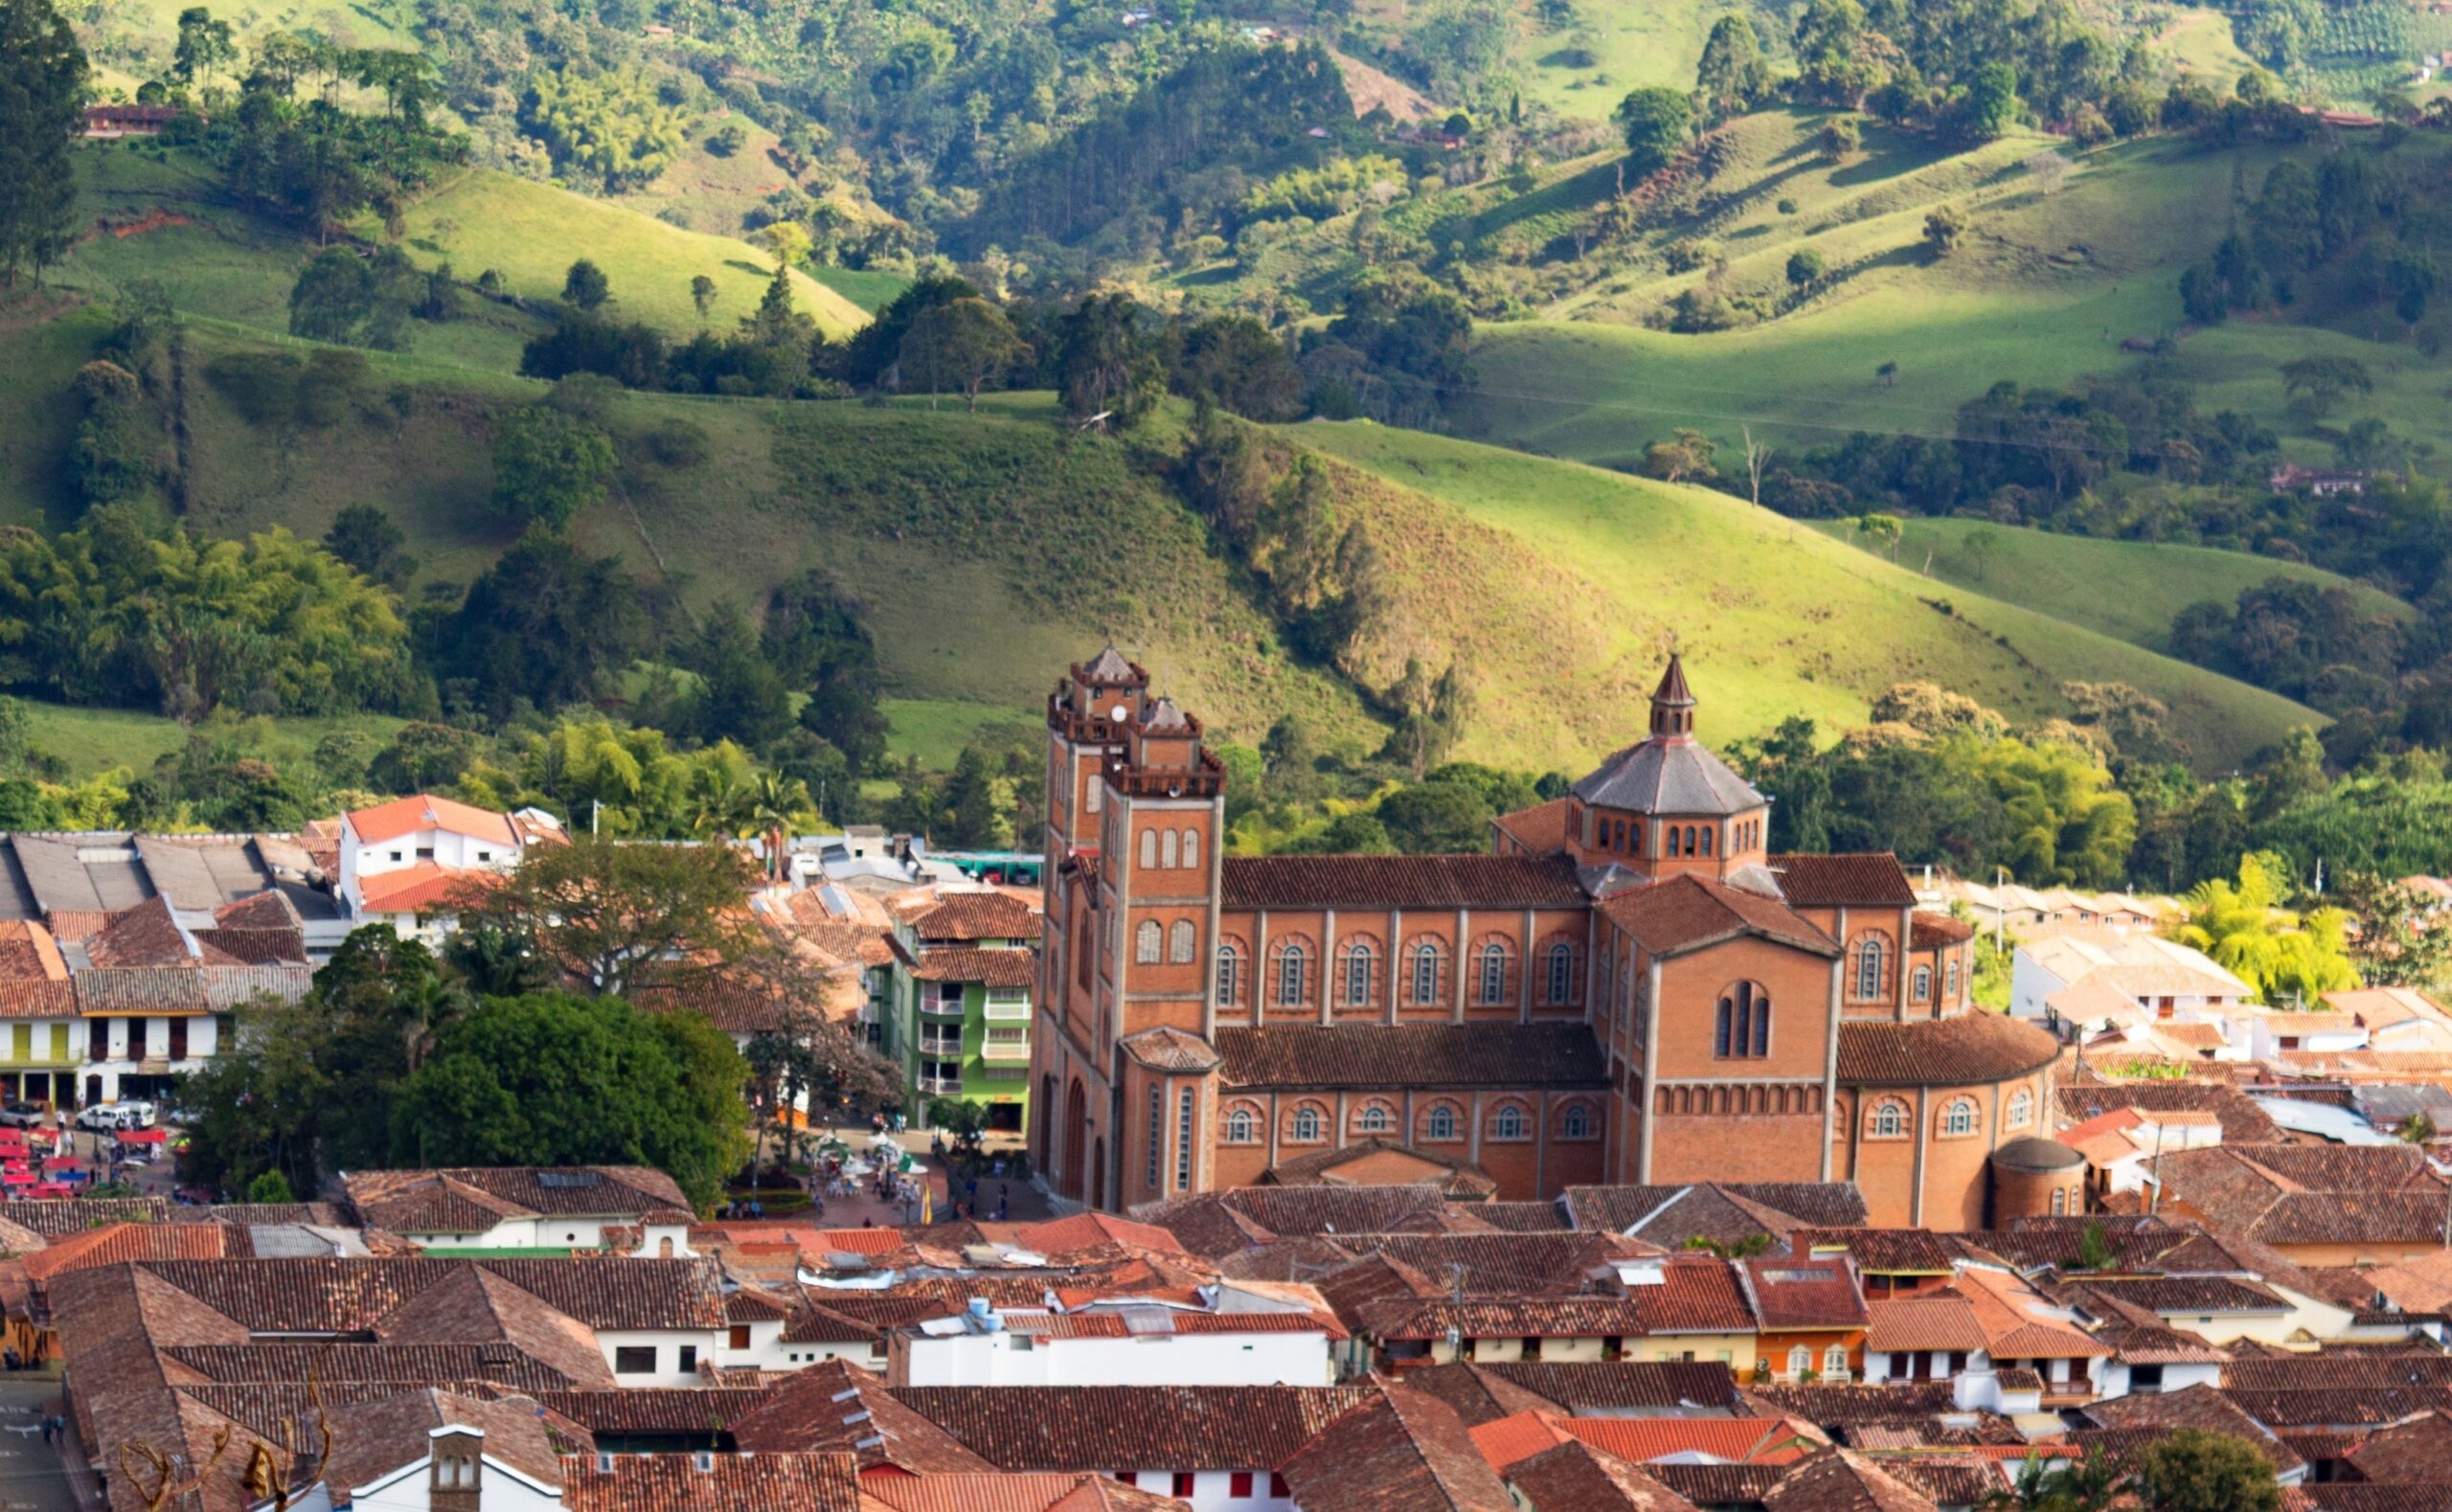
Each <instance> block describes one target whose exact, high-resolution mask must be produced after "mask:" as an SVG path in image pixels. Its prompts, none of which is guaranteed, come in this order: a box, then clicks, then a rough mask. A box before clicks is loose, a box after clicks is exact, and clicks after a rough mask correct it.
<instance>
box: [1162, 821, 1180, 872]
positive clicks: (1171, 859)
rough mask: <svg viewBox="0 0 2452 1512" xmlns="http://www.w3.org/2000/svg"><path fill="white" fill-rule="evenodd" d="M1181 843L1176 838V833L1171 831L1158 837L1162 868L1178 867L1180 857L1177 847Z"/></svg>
mask: <svg viewBox="0 0 2452 1512" xmlns="http://www.w3.org/2000/svg"><path fill="white" fill-rule="evenodd" d="M1180 843H1181V842H1179V841H1178V840H1177V839H1176V837H1175V832H1174V831H1173V830H1171V829H1169V830H1168V831H1167V832H1166V833H1165V834H1162V835H1160V836H1159V837H1158V857H1159V860H1158V864H1159V865H1160V866H1162V867H1168V868H1172V867H1174V866H1176V865H1178V863H1179V856H1178V852H1177V850H1176V848H1175V847H1176V846H1178V845H1179V844H1180Z"/></svg>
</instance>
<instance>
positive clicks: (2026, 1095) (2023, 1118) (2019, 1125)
mask: <svg viewBox="0 0 2452 1512" xmlns="http://www.w3.org/2000/svg"><path fill="white" fill-rule="evenodd" d="M2032 1117H2034V1094H2032V1093H2031V1092H2029V1091H2027V1090H2026V1089H2025V1088H2024V1087H2021V1088H2019V1089H2018V1090H2017V1091H2015V1092H2013V1093H2011V1094H2009V1120H2008V1121H2009V1127H2010V1128H2012V1129H2023V1128H2025V1127H2026V1126H2027V1120H2028V1119H2030V1118H2032Z"/></svg>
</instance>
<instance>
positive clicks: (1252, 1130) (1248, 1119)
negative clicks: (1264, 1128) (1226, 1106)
mask: <svg viewBox="0 0 2452 1512" xmlns="http://www.w3.org/2000/svg"><path fill="white" fill-rule="evenodd" d="M1226 1142H1227V1143H1229V1144H1258V1143H1259V1142H1260V1120H1259V1119H1257V1118H1255V1117H1252V1110H1251V1109H1249V1108H1237V1109H1236V1110H1235V1111H1234V1112H1232V1113H1229V1114H1228V1115H1226Z"/></svg>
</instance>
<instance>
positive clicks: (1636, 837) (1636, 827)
mask: <svg viewBox="0 0 2452 1512" xmlns="http://www.w3.org/2000/svg"><path fill="white" fill-rule="evenodd" d="M1626 848H1627V849H1628V850H1631V851H1634V852H1635V853H1637V854H1638V855H1640V854H1642V852H1643V848H1644V822H1643V821H1642V820H1640V819H1638V820H1636V821H1635V822H1634V823H1633V824H1631V825H1629V826H1627V829H1626Z"/></svg>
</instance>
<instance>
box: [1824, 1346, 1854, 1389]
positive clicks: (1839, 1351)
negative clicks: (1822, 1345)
mask: <svg viewBox="0 0 2452 1512" xmlns="http://www.w3.org/2000/svg"><path fill="white" fill-rule="evenodd" d="M1822 1373H1823V1374H1824V1375H1826V1376H1828V1377H1830V1378H1831V1379H1833V1380H1836V1379H1837V1378H1839V1377H1841V1376H1844V1375H1846V1374H1847V1373H1848V1346H1847V1345H1846V1344H1832V1345H1831V1346H1830V1347H1829V1348H1828V1349H1825V1350H1824V1351H1822Z"/></svg>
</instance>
